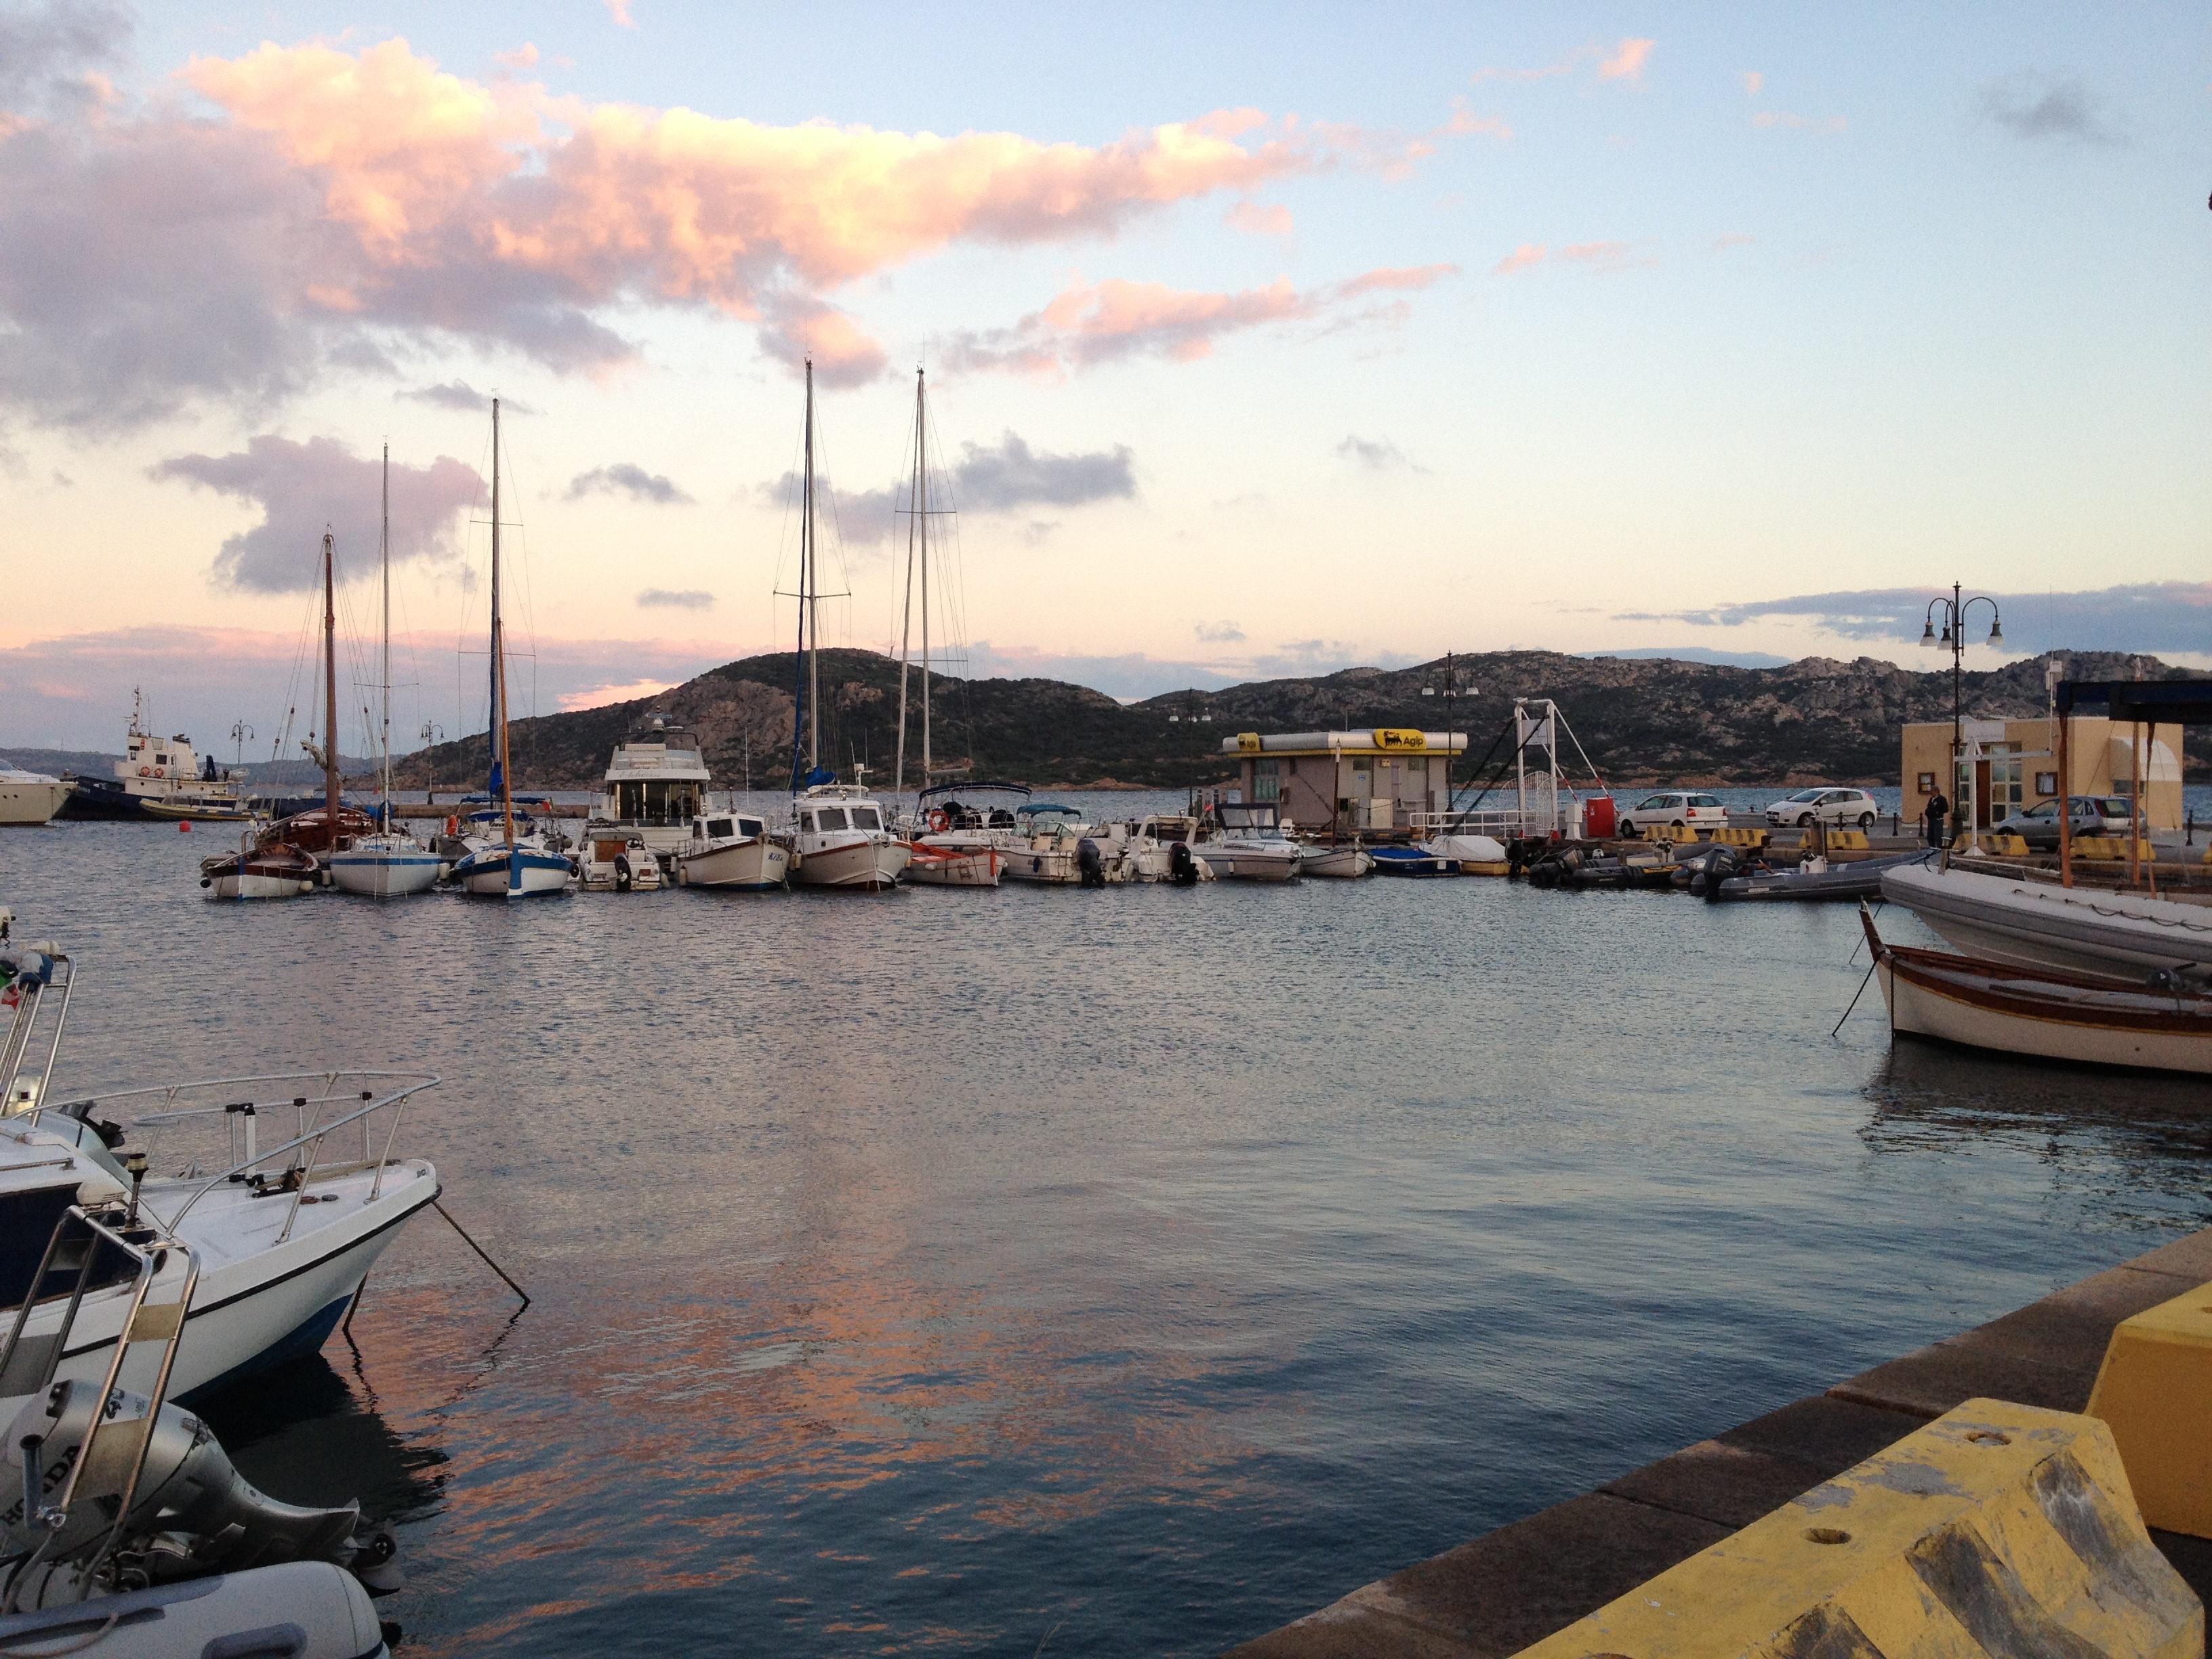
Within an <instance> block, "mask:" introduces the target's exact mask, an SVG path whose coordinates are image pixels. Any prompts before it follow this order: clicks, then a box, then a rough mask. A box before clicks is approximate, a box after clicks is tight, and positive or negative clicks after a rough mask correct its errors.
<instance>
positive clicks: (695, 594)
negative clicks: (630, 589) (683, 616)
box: [637, 587, 714, 611]
mask: <svg viewBox="0 0 2212 1659" xmlns="http://www.w3.org/2000/svg"><path fill="white" fill-rule="evenodd" d="M637 602H638V603H639V604H640V605H644V606H646V607H647V609H652V608H654V607H666V608H667V609H670V610H674V611H712V610H713V609H714V595H713V594H712V593H709V592H707V591H706V590H705V589H704V588H698V587H685V588H674V589H671V588H666V587H648V588H647V589H646V590H645V592H642V593H640V594H639V595H638V596H637Z"/></svg>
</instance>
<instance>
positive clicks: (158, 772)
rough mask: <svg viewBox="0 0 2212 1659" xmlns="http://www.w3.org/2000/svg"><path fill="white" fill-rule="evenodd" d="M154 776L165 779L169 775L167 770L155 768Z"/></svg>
mask: <svg viewBox="0 0 2212 1659" xmlns="http://www.w3.org/2000/svg"><path fill="white" fill-rule="evenodd" d="M154 775H155V777H157V778H166V777H167V776H168V775H169V774H168V770H167V768H165V767H160V766H157V767H155V769H154Z"/></svg>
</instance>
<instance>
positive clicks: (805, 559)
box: [799, 357, 822, 772]
mask: <svg viewBox="0 0 2212 1659" xmlns="http://www.w3.org/2000/svg"><path fill="white" fill-rule="evenodd" d="M819 552H820V550H819V548H817V545H816V544H815V539H814V359H813V358H811V357H809V358H808V359H807V360H806V500H805V517H804V519H803V520H802V521H801V523H800V525H799V605H800V607H801V610H802V611H803V612H804V617H805V620H804V622H803V623H802V631H804V632H805V635H806V721H807V724H806V769H807V770H808V771H809V772H814V771H817V770H819V769H820V768H821V765H822V599H821V595H820V594H819V593H818V592H817V589H818V588H819V587H820V586H821V573H820V572H819V571H818V570H817V569H816V568H815V566H816V564H817V556H818V554H819Z"/></svg>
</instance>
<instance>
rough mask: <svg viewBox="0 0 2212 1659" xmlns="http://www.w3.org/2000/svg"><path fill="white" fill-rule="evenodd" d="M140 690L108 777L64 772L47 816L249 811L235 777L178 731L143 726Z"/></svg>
mask: <svg viewBox="0 0 2212 1659" xmlns="http://www.w3.org/2000/svg"><path fill="white" fill-rule="evenodd" d="M148 723H149V722H148V717H147V714H146V697H145V694H144V692H143V691H140V690H133V691H132V692H131V729H130V732H128V733H127V735H126V737H125V748H124V755H123V758H122V759H121V760H119V761H117V762H115V763H114V773H115V775H114V776H113V777H110V778H94V777H85V776H82V775H77V776H66V775H65V776H64V777H63V778H62V779H61V780H59V781H61V782H62V783H64V784H65V785H67V786H68V788H69V793H68V794H67V795H66V796H64V799H63V800H62V802H61V804H60V805H58V807H57V808H55V810H54V811H53V813H52V814H51V816H52V817H62V818H94V819H104V820H114V819H138V818H169V819H179V818H185V819H191V820H192V821H194V822H207V823H213V822H218V821H221V820H223V819H231V818H239V817H249V816H251V814H250V812H249V811H248V809H247V806H246V802H245V801H244V800H243V799H240V794H239V789H238V780H237V779H236V778H234V776H232V775H231V774H229V773H228V772H226V771H224V770H222V769H221V768H219V767H218V766H216V763H215V758H214V757H213V756H210V757H208V758H207V759H206V760H204V761H203V760H202V759H201V758H200V757H199V756H198V755H197V753H196V752H195V751H194V750H193V748H192V740H191V738H188V737H186V736H185V734H184V733H183V732H178V733H177V734H176V735H175V736H174V737H170V738H157V737H155V735H154V734H153V733H152V732H150V731H149V730H148V729H147V727H148Z"/></svg>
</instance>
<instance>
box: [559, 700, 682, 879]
mask: <svg viewBox="0 0 2212 1659" xmlns="http://www.w3.org/2000/svg"><path fill="white" fill-rule="evenodd" d="M708 781H709V778H708V771H707V764H706V762H705V760H704V759H703V758H702V750H701V749H700V746H699V738H698V734H697V733H696V732H693V731H692V730H691V729H690V727H688V726H671V725H670V724H669V723H668V720H667V718H666V717H665V715H661V714H653V715H651V716H648V717H647V720H646V721H645V723H644V724H643V725H642V726H640V727H639V728H638V729H637V730H636V731H635V732H631V733H630V734H629V736H628V737H627V738H623V740H622V742H621V743H619V744H617V745H616V746H615V752H614V754H613V756H612V757H611V759H610V760H609V761H608V763H607V773H606V778H605V783H604V784H603V786H602V787H601V792H600V795H599V810H598V811H595V812H594V813H593V814H592V821H591V822H590V823H588V824H586V826H585V827H584V839H585V840H586V841H587V842H595V841H603V840H605V839H607V838H608V837H609V836H622V837H625V838H635V839H636V840H638V841H641V842H644V844H645V845H646V846H647V848H651V849H652V851H653V854H654V856H655V857H657V858H659V859H660V860H662V861H663V862H664V863H666V862H670V861H671V860H673V859H674V858H675V856H676V855H677V854H678V853H681V852H682V851H684V848H686V847H688V846H689V845H690V842H691V841H692V838H693V825H694V821H695V820H696V819H697V817H699V815H700V813H701V812H702V811H704V810H705V807H706V800H707V785H708Z"/></svg>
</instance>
